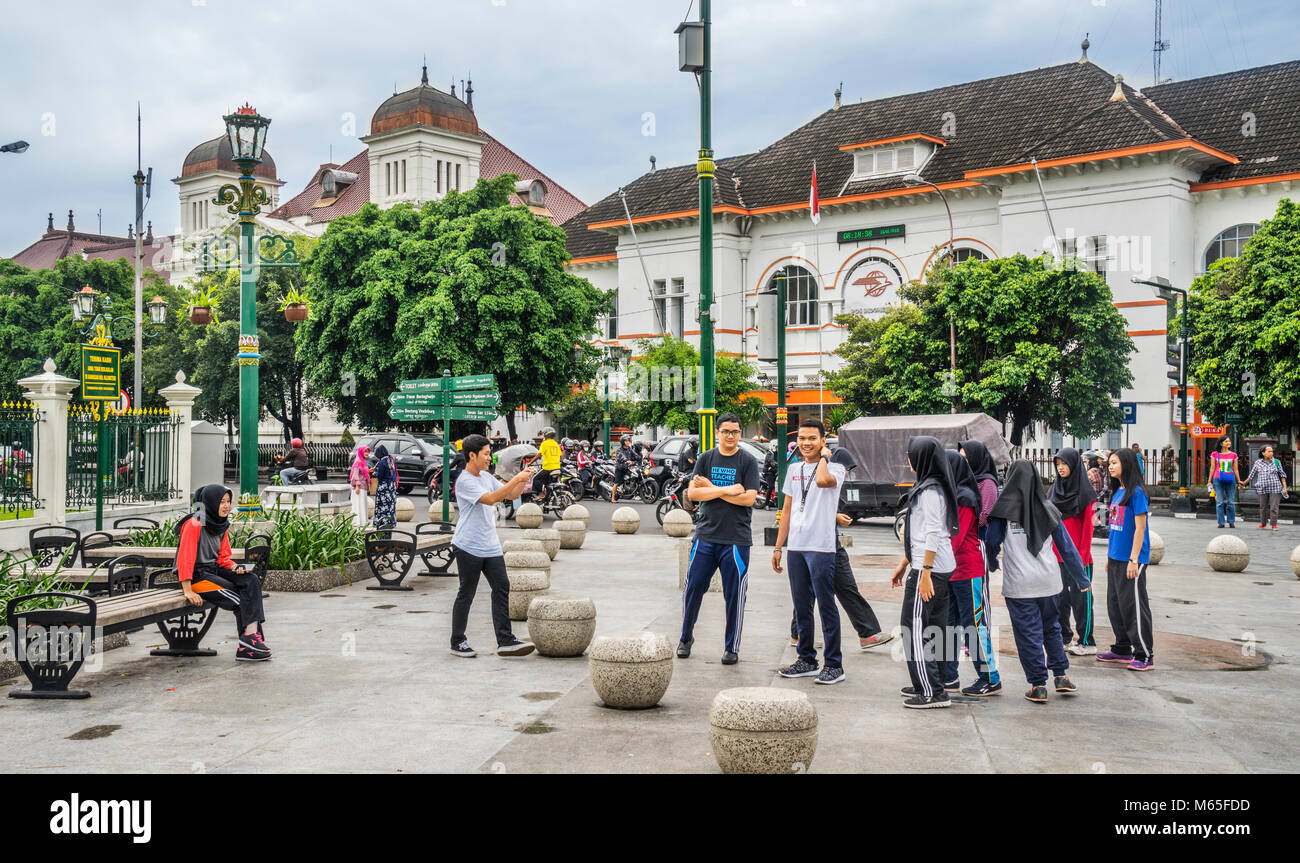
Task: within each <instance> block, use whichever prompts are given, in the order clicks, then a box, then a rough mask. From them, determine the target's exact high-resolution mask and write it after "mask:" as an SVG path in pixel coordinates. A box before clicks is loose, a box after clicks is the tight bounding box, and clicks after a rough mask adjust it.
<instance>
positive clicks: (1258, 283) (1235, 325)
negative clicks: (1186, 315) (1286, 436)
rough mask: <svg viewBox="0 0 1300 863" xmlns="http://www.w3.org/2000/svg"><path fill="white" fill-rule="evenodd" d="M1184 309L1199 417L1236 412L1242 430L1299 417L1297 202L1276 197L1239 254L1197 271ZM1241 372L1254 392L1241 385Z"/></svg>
mask: <svg viewBox="0 0 1300 863" xmlns="http://www.w3.org/2000/svg"><path fill="white" fill-rule="evenodd" d="M1191 313H1192V322H1191V323H1192V326H1191V330H1192V333H1191V348H1192V364H1191V368H1190V370H1189V371H1190V374H1191V376H1192V377H1194V378H1195V379H1196V385H1197V386H1198V387H1199V388H1200V390H1201V398H1200V402H1199V404H1198V405H1197V407H1199V408H1200V411H1201V413H1202V414H1203V415H1204V416H1205V417H1206V419H1212V420H1213V421H1216V422H1222V420H1223V417H1224V415H1225V414H1226V413H1229V412H1231V413H1239V414H1241V416H1242V420H1243V430H1249V431H1264V430H1277V429H1289V428H1291V427H1292V426H1295V425H1297V424H1300V206H1297V205H1296V203H1295V202H1294V201H1292V200H1290V199H1289V198H1283V199H1282V201H1281V202H1279V204H1278V208H1277V213H1276V214H1274V216H1273V218H1271V219H1268V220H1267V221H1265V222H1264V223H1263V224H1262V225H1261V226H1260V229H1259V231H1258V232H1256V233H1255V235H1254V236H1253V237H1251V238H1250V240H1249V242H1247V243H1246V247H1245V249H1244V250H1243V251H1242V254H1241V257H1239V258H1221V259H1219V260H1217V261H1215V262H1214V263H1213V264H1212V265H1211V266H1210V271H1209V272H1208V273H1206V274H1205V275H1203V276H1201V277H1199V278H1197V279H1196V280H1195V281H1194V282H1193V283H1192V288H1191ZM1246 373H1250V374H1253V375H1254V376H1255V380H1254V384H1255V393H1254V394H1253V395H1250V394H1249V389H1248V388H1247V389H1246V391H1244V392H1243V378H1242V376H1243V375H1244V374H1246Z"/></svg>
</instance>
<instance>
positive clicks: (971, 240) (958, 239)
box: [921, 237, 1000, 273]
mask: <svg viewBox="0 0 1300 863" xmlns="http://www.w3.org/2000/svg"><path fill="white" fill-rule="evenodd" d="M957 243H975V244H976V245H978V246H983V247H984V248H986V249H988V250H989V255H990V256H992V257H993V258H998V257H1000V255H998V253H997V252H995V251H993V247H992V246H990V245H989V244H988V243H986V242H984V241H983V240H977V239H975V238H974V237H955V238H954V239H953V241H952V243H951V245H953V246H956V245H957ZM947 245H949V244H948V243H944V244H943V246H940V247H939V248H937V249H935V250H934V251H933V252H931V253H930V257H928V258H926V259H925V263H924V264H923V265H922V266H921V272H922V273H924V272H925V271H926V270H928V269H930V261H931V260H932V259H933V258H934V256H935V255H937V254H939V253H940V252H942V251H943V248H944V246H947Z"/></svg>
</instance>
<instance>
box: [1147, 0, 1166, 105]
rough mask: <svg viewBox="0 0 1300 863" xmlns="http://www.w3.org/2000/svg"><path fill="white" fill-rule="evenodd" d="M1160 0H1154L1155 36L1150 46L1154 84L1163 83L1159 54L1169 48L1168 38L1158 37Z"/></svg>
mask: <svg viewBox="0 0 1300 863" xmlns="http://www.w3.org/2000/svg"><path fill="white" fill-rule="evenodd" d="M1160 6H1161V2H1160V0H1156V37H1155V40H1154V42H1153V43H1152V47H1151V66H1152V72H1153V73H1154V74H1155V81H1154V82H1153V83H1154V84H1160V83H1163V82H1162V81H1161V80H1160V55H1161V54H1163V53H1164V52H1166V51H1168V50H1169V40H1168V39H1161V38H1160Z"/></svg>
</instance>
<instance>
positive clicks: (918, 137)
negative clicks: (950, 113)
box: [840, 132, 948, 150]
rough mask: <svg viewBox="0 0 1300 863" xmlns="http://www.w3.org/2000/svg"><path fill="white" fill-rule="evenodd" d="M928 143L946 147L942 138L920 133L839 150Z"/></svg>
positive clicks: (842, 147)
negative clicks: (913, 142)
mask: <svg viewBox="0 0 1300 863" xmlns="http://www.w3.org/2000/svg"><path fill="white" fill-rule="evenodd" d="M918 140H919V141H929V142H930V143H932V144H938V145H939V146H940V147H946V146H948V142H947V141H945V140H944V139H943V138H936V137H934V136H933V135H924V134H922V133H920V132H913V133H912V134H910V135H895V136H894V137H892V138H881V139H879V140H876V141H863V142H862V143H861V144H844V145H842V146H841V147H840V149H841V150H859V149H861V148H863V147H878V146H881V145H883V144H894V143H897V142H899V141H918Z"/></svg>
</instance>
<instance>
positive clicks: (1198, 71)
mask: <svg viewBox="0 0 1300 863" xmlns="http://www.w3.org/2000/svg"><path fill="white" fill-rule="evenodd" d="M691 3H692V0H671V2H667V0H587V2H577V0H455V2H452V0H418V2H397V0H367V2H356V0H353V2H348V3H339V2H326V0H312V2H290V0H261V2H249V0H155V2H144V0H131V2H126V0H123V2H119V3H113V4H106V3H104V2H102V0H99V2H73V0H55V2H46V3H27V4H22V5H14V6H11V7H10V8H9V9H8V11H7V12H6V15H5V19H6V20H5V24H6V26H5V29H4V32H3V33H0V56H3V57H4V58H5V60H6V62H5V73H4V74H5V75H6V77H7V79H8V80H7V81H6V82H5V86H4V96H3V109H4V110H3V114H2V119H0V139H3V141H2V142H8V141H11V140H15V139H24V140H27V141H29V142H30V143H31V149H29V150H28V151H27V152H26V153H24V154H21V155H14V154H3V155H0V255H12V254H15V253H17V252H18V251H20V250H21V249H23V248H25V247H26V246H27V245H29V244H30V243H32V242H34V241H35V240H36V239H37V238H38V237H39V236H40V234H41V233H42V232H43V230H44V228H45V214H46V213H47V212H50V211H53V212H54V214H55V220H54V221H55V226H56V227H62V226H63V225H64V224H65V223H66V221H67V211H68V210H69V209H71V210H74V211H75V212H76V224H77V227H78V228H79V229H82V230H92V231H93V230H96V228H97V224H98V223H97V219H96V214H97V212H98V211H100V210H102V211H103V230H104V232H105V233H113V234H125V232H126V227H127V224H128V223H129V222H130V221H131V219H132V207H133V194H134V192H133V187H132V183H131V175H132V174H133V173H134V171H135V166H136V140H135V115H136V101H137V100H139V101H140V102H141V104H142V110H143V116H144V164H145V166H146V167H148V166H153V168H154V199H153V202H152V203H151V205H150V206H149V208H148V210H147V211H146V216H147V218H149V219H152V220H153V223H154V228H155V232H159V233H168V232H171V231H174V230H176V229H177V227H178V220H179V208H178V206H177V202H176V193H175V186H174V185H173V184H172V183H171V182H170V180H171V178H172V177H175V176H177V175H178V174H179V173H180V166H181V162H182V160H183V159H184V157H185V154H186V153H187V152H188V151H189V150H190V148H191V147H193V146H194V145H195V144H198V143H199V142H201V141H204V140H207V139H210V138H212V137H215V136H216V135H218V134H220V133H221V131H222V125H221V115H222V114H223V113H225V112H227V111H228V110H230V109H232V108H233V107H235V106H237V105H241V104H243V103H244V102H245V101H248V102H250V103H252V104H253V105H254V106H255V107H256V108H257V109H258V110H259V111H261V113H263V114H264V115H266V116H269V117H271V118H272V120H273V123H272V125H271V129H270V136H269V138H268V146H267V149H268V150H269V151H270V152H271V153H272V154H273V155H274V157H275V161H276V166H277V168H278V172H279V175H280V177H281V178H282V179H284V180H285V181H287V186H286V189H285V191H286V192H287V193H288V194H293V193H296V192H297V191H298V190H300V189H301V188H302V186H303V185H304V184H305V183H306V181H307V178H308V176H309V175H310V174H311V172H312V170H313V169H314V168H315V167H316V166H317V165H318V164H319V163H321V162H324V161H326V160H328V159H329V157H330V155H331V148H332V154H333V157H334V159H335V160H336V161H339V162H342V161H343V160H345V159H347V158H349V157H351V156H353V155H355V154H356V153H357V152H359V151H360V150H361V149H362V147H363V145H362V144H361V143H360V142H359V141H358V140H357V138H356V136H357V135H358V134H361V135H364V134H366V133H367V132H368V131H369V121H370V116H371V114H372V113H373V112H374V110H375V108H376V107H377V106H378V105H379V103H380V102H382V101H383V100H384V99H385V98H387V97H388V96H389V95H391V94H392V93H393V92H394V88H396V89H397V90H406V89H409V88H411V87H413V86H415V85H416V84H417V83H418V82H419V75H420V63H421V58H422V57H423V56H425V55H427V57H428V64H429V77H430V79H431V81H432V83H433V84H434V85H435V86H438V87H440V88H442V89H447V87H448V86H449V85H450V83H451V81H452V80H453V79H454V80H455V81H456V82H457V88H458V92H459V88H460V81H461V79H463V78H467V77H469V76H470V75H471V74H472V76H473V81H474V104H475V111H476V113H477V115H478V119H479V123H480V125H481V126H482V127H483V128H484V129H486V130H487V131H489V132H491V133H492V134H493V135H495V136H496V137H497V138H498V139H500V140H501V141H502V142H503V143H505V144H506V145H507V146H509V147H511V148H512V149H514V150H516V151H517V152H518V153H520V155H522V156H524V157H525V158H527V159H528V160H530V161H531V162H533V163H534V164H536V165H537V166H538V167H539V168H541V169H542V170H544V171H546V172H547V173H548V174H549V175H550V176H551V177H552V178H553V179H555V180H556V181H557V182H559V183H560V184H562V185H564V186H565V187H567V188H568V189H569V190H570V191H572V192H573V193H574V194H576V195H577V196H578V197H579V198H581V199H582V200H584V201H586V202H587V203H589V204H590V203H594V202H595V201H597V200H599V199H600V198H601V197H603V196H604V195H606V194H608V193H609V192H611V191H613V190H614V189H615V188H616V187H617V186H618V185H620V184H621V183H624V182H627V181H628V180H629V179H631V178H633V177H635V176H638V175H639V174H641V173H642V172H644V171H645V170H646V169H647V168H648V159H649V157H650V156H651V155H652V154H653V155H655V156H656V157H657V158H658V163H659V166H660V167H667V166H669V165H675V164H682V163H687V162H691V161H693V160H694V151H695V149H696V148H697V147H698V141H699V138H698V135H699V125H698V124H699V107H698V104H699V103H698V98H697V95H696V87H695V83H694V81H693V79H692V77H691V76H690V75H687V74H684V73H680V72H678V71H677V42H676V37H675V36H674V35H673V30H674V28H675V27H676V26H677V23H678V22H679V21H680V20H682V18H683V17H684V16H685V15H686V13H687V7H688V5H690V4H691ZM694 3H695V4H696V5H694V6H693V7H692V8H691V9H690V15H689V17H690V18H692V19H693V18H696V17H698V0H694ZM1153 8H1154V4H1153V2H1151V0H1036V2H1030V0H1000V2H996V3H992V2H961V0H894V2H876V0H715V2H714V3H713V20H714V70H715V71H714V119H713V133H714V139H713V143H714V149H715V150H716V152H717V153H718V155H719V156H725V155H734V154H737V153H744V152H749V151H752V150H754V149H757V148H759V147H762V146H764V145H766V144H768V143H770V142H771V141H773V140H775V139H776V138H778V137H780V136H781V135H782V134H784V133H786V132H788V131H790V130H792V129H794V128H796V127H797V126H799V125H801V124H802V123H804V122H806V121H807V120H809V119H810V118H812V117H813V116H815V115H816V114H818V113H820V112H821V111H823V110H825V109H826V108H827V107H829V106H830V104H831V101H832V95H831V94H832V91H834V89H835V87H836V85H837V84H838V83H839V82H840V81H843V82H844V99H845V101H857V100H859V99H872V98H878V97H882V96H888V95H896V94H900V93H908V92H914V91H919V90H925V89H929V88H932V87H937V86H942V85H945V84H953V83H958V82H962V81H971V80H975V79H979V78H986V77H991V76H995V75H1003V74H1007V73H1011V72H1017V71H1022V70H1025V69H1031V68H1035V67H1039V66H1049V65H1053V64H1056V63H1061V62H1064V61H1070V60H1075V59H1077V58H1078V57H1079V53H1080V52H1079V42H1080V41H1081V39H1082V38H1083V35H1084V33H1085V32H1087V33H1089V34H1090V39H1091V42H1092V48H1091V50H1090V51H1089V56H1090V57H1091V59H1092V60H1093V61H1094V62H1096V63H1097V64H1099V65H1101V66H1102V67H1103V68H1105V69H1107V70H1109V71H1112V72H1118V73H1121V74H1123V75H1124V77H1125V80H1127V81H1128V82H1129V83H1131V84H1134V85H1135V86H1138V87H1142V86H1147V85H1149V84H1150V83H1151V81H1152V64H1151V44H1152V36H1153V33H1152V25H1153ZM1298 8H1300V7H1297V6H1296V4H1295V3H1294V0H1166V2H1165V4H1164V37H1165V38H1166V39H1169V40H1170V41H1171V42H1172V46H1171V47H1170V49H1169V51H1167V52H1166V53H1165V55H1164V67H1163V69H1162V77H1166V78H1173V79H1175V80H1184V79H1187V78H1193V77H1199V76H1202V75H1213V74H1216V73H1220V72H1227V71H1230V70H1233V69H1241V68H1246V67H1250V66H1259V65H1266V64H1269V63H1277V62H1281V61H1285V60H1293V59H1297V57H1300V48H1297V46H1296V44H1295V41H1294V36H1295V34H1296V33H1297V32H1300V11H1298ZM241 27H246V28H247V30H245V31H244V35H238V34H237V28H241ZM647 114H650V115H653V121H652V122H649V123H648V122H647ZM350 118H355V124H354V125H353V124H352V123H349V119H350ZM648 131H649V132H652V133H653V134H646V132H648Z"/></svg>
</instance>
